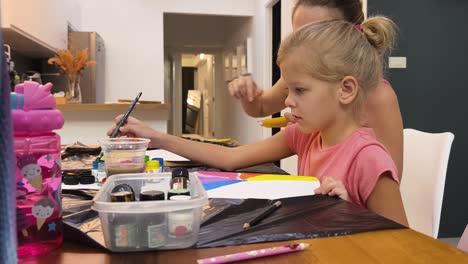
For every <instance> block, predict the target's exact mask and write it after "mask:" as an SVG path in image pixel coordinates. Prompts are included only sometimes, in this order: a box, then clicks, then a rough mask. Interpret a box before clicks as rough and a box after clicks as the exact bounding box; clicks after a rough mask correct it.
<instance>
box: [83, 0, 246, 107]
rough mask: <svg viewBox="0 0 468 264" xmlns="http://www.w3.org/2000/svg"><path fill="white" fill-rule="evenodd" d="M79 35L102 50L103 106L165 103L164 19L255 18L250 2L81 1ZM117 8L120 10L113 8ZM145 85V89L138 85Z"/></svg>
mask: <svg viewBox="0 0 468 264" xmlns="http://www.w3.org/2000/svg"><path fill="white" fill-rule="evenodd" d="M79 3H80V5H81V8H82V30H84V31H97V32H98V33H99V34H100V35H101V36H102V37H103V39H104V42H105V45H106V62H107V63H106V66H107V67H106V73H105V74H106V75H105V76H106V82H105V83H106V87H104V88H103V89H105V100H106V101H115V100H117V99H118V98H127V97H129V96H131V95H132V96H133V92H131V91H133V89H129V88H134V87H136V86H137V87H138V89H139V90H141V91H142V92H143V96H142V99H143V100H158V101H163V100H164V89H163V87H164V37H163V36H164V34H163V13H167V12H170V13H189V14H214V15H232V16H246V15H247V16H252V15H254V3H253V1H251V0H225V1H217V0H198V1H184V0H171V1H153V0H99V1H94V0H79ZM111 7H118V8H111ZM141 84H144V85H141Z"/></svg>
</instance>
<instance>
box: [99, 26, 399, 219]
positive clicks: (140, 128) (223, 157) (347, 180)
mask: <svg viewBox="0 0 468 264" xmlns="http://www.w3.org/2000/svg"><path fill="white" fill-rule="evenodd" d="M394 38H395V25H394V23H393V22H392V21H391V20H389V19H387V18H385V17H374V18H370V19H368V20H366V21H364V22H363V23H362V24H361V25H358V26H355V25H353V24H351V23H349V22H346V21H341V20H340V21H323V22H317V23H312V24H308V25H305V26H303V27H302V28H300V29H298V30H297V31H295V32H294V33H292V34H291V35H290V36H289V37H288V38H286V39H285V40H284V42H283V43H282V44H281V47H280V49H279V52H278V65H279V67H280V68H281V73H282V79H283V81H284V83H285V84H286V86H287V90H288V96H287V98H286V101H285V103H286V105H287V106H288V107H290V108H291V114H292V115H293V116H294V118H295V119H296V123H295V124H293V125H290V126H288V127H287V128H286V129H284V130H282V131H281V132H279V133H277V134H276V135H274V136H272V137H270V138H267V139H265V140H262V141H259V142H257V143H254V144H250V145H243V146H240V147H237V148H226V147H222V146H218V145H212V144H204V143H200V142H194V141H190V140H185V139H182V138H180V137H176V136H172V135H168V134H165V133H162V132H158V131H155V130H153V129H151V128H149V127H147V126H146V125H145V124H143V123H142V122H140V121H139V120H137V119H134V118H129V119H128V122H127V124H126V125H125V126H123V127H122V128H121V129H120V131H121V135H127V136H137V137H144V138H149V139H151V142H150V147H153V148H162V149H166V150H168V151H171V152H174V153H176V154H178V155H181V156H185V157H187V158H189V159H191V160H194V161H198V162H201V163H203V164H206V165H208V166H212V167H217V168H221V169H224V170H228V171H230V170H235V169H237V168H242V167H247V166H251V165H254V164H259V163H264V162H269V161H274V160H279V159H283V158H286V157H289V156H291V155H294V154H297V155H298V172H299V175H311V176H316V177H317V178H319V179H320V181H321V187H320V188H318V189H317V190H315V193H317V194H323V195H337V196H339V197H341V198H342V199H345V200H348V201H351V202H353V203H355V204H358V205H361V206H364V207H366V208H368V209H369V210H371V211H374V212H375V213H377V214H380V215H382V216H384V217H387V218H389V219H392V220H394V221H396V222H399V223H401V224H404V225H407V220H406V216H405V212H404V209H403V204H402V201H401V195H400V191H399V183H398V173H397V168H396V166H395V163H394V162H393V160H392V158H391V156H390V154H389V153H388V151H387V149H386V148H385V147H384V146H383V145H382V144H381V143H379V142H378V141H377V139H376V137H375V134H374V132H373V130H372V129H371V128H365V127H362V126H361V125H360V122H359V116H360V111H361V110H362V106H363V101H365V99H366V96H367V95H368V94H369V93H370V92H372V89H375V87H376V86H377V83H378V82H379V81H380V79H381V78H382V72H383V55H384V54H385V53H386V52H388V51H390V49H391V48H392V45H393V43H394ZM120 118H121V116H119V117H117V118H116V122H117V123H118V121H119V120H120ZM114 127H115V125H114ZM114 127H112V128H111V129H110V130H109V131H108V134H109V133H112V130H113V128H114ZM312 191H313V190H311V192H312Z"/></svg>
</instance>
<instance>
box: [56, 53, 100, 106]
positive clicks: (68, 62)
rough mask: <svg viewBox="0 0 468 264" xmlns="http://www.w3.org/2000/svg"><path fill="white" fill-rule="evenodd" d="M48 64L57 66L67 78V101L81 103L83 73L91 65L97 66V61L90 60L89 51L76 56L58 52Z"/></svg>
mask: <svg viewBox="0 0 468 264" xmlns="http://www.w3.org/2000/svg"><path fill="white" fill-rule="evenodd" d="M48 63H49V64H53V65H56V66H57V67H58V68H59V70H60V71H61V72H62V73H63V74H64V75H66V76H67V80H68V86H67V89H66V91H65V99H66V101H67V102H68V103H81V88H80V77H81V71H82V70H83V69H84V68H86V67H87V66H89V65H93V64H96V62H95V61H92V60H88V49H83V50H81V51H78V52H77V53H76V54H75V55H73V54H72V52H71V51H70V50H58V51H57V53H56V55H55V56H54V57H53V58H50V59H49V60H48Z"/></svg>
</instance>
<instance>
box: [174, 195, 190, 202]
mask: <svg viewBox="0 0 468 264" xmlns="http://www.w3.org/2000/svg"><path fill="white" fill-rule="evenodd" d="M190 199H192V197H190V196H187V195H173V196H171V198H170V199H169V200H171V201H187V200H190Z"/></svg>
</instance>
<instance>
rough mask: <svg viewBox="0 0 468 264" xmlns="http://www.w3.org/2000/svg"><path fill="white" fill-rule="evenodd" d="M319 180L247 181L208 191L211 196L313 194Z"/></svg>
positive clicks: (268, 197) (273, 196)
mask: <svg viewBox="0 0 468 264" xmlns="http://www.w3.org/2000/svg"><path fill="white" fill-rule="evenodd" d="M318 187H320V182H319V181H245V182H238V183H235V184H230V185H226V186H222V187H219V188H216V189H212V190H209V191H207V194H208V197H209V198H228V199H247V198H256V199H280V198H287V197H296V196H305V195H313V194H314V190H315V189H316V188H318Z"/></svg>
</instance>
